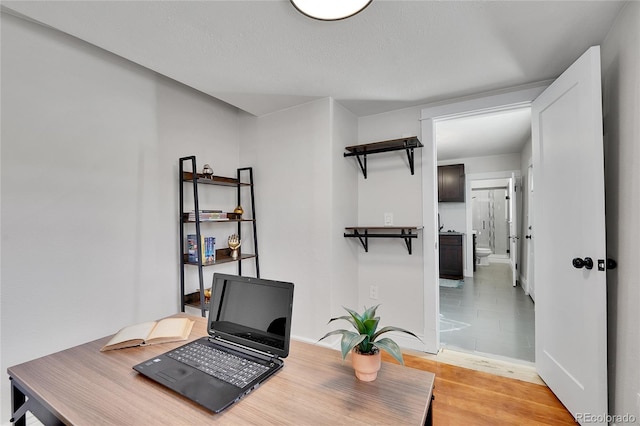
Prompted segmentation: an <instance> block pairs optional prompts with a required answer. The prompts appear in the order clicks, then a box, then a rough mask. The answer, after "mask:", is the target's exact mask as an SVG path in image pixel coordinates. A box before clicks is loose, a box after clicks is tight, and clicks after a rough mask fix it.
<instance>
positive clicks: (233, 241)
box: [227, 234, 240, 259]
mask: <svg viewBox="0 0 640 426" xmlns="http://www.w3.org/2000/svg"><path fill="white" fill-rule="evenodd" d="M227 241H228V243H229V248H230V249H231V257H232V258H233V259H237V258H238V249H239V248H240V237H238V235H236V234H233V235H231V236H230V237H229V239H228V240H227Z"/></svg>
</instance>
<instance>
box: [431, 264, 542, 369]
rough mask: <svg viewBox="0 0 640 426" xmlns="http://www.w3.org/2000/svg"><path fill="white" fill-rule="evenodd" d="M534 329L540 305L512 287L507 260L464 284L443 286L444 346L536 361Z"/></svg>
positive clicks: (480, 268)
mask: <svg viewBox="0 0 640 426" xmlns="http://www.w3.org/2000/svg"><path fill="white" fill-rule="evenodd" d="M534 330H535V329H534V303H533V301H532V300H531V298H530V297H529V296H528V295H525V294H524V291H523V290H522V287H520V286H519V285H518V286H516V287H513V286H512V285H511V269H510V267H509V264H507V263H491V264H490V265H487V266H478V267H477V268H476V272H475V276H474V277H473V278H471V277H465V278H464V284H463V285H462V286H461V287H460V288H449V287H443V286H440V343H441V345H442V346H444V347H449V348H451V349H455V348H457V349H461V350H463V351H469V352H477V353H481V354H487V355H489V356H491V355H494V356H496V355H497V356H499V357H508V358H515V359H519V360H523V361H529V362H533V361H534V360H535V346H534V345H535V332H534Z"/></svg>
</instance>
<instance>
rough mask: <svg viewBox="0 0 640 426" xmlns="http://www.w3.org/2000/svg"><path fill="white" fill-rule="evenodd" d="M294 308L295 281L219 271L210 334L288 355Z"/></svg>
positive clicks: (216, 277)
mask: <svg viewBox="0 0 640 426" xmlns="http://www.w3.org/2000/svg"><path fill="white" fill-rule="evenodd" d="M292 309H293V284H292V283H288V282H282V281H272V280H265V279H261V278H252V277H241V276H237V275H227V274H219V273H215V274H214V275H213V284H212V287H211V301H210V305H209V334H211V335H212V336H219V337H221V338H223V339H226V340H229V341H232V342H234V343H238V344H240V345H243V346H248V347H250V348H253V349H257V350H260V351H263V352H268V353H272V354H274V355H278V356H280V357H286V356H287V355H288V354H289V338H290V334H291V313H292Z"/></svg>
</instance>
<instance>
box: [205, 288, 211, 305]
mask: <svg viewBox="0 0 640 426" xmlns="http://www.w3.org/2000/svg"><path fill="white" fill-rule="evenodd" d="M210 300H211V289H210V288H205V289H204V302H205V303H209V301H210Z"/></svg>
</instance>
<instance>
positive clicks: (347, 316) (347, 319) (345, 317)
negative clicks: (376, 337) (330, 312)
mask: <svg viewBox="0 0 640 426" xmlns="http://www.w3.org/2000/svg"><path fill="white" fill-rule="evenodd" d="M336 320H345V321H349V323H350V324H351V325H352V326H353V327H354V328H356V329H357V328H358V326H357V324H356V322H355V321H354V320H353V317H351V316H350V315H344V316H341V317H335V318H331V319H330V320H329V322H328V323H327V324H329V323H331V322H333V321H336Z"/></svg>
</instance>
